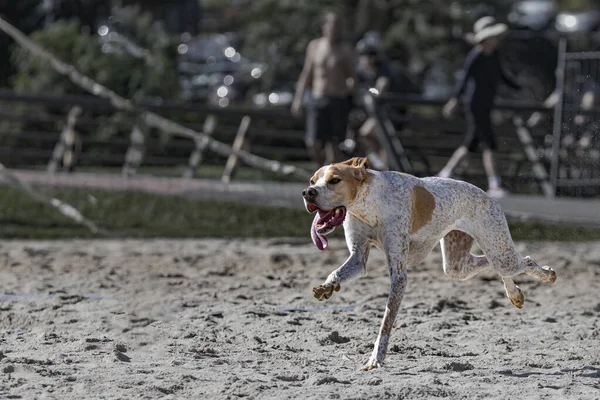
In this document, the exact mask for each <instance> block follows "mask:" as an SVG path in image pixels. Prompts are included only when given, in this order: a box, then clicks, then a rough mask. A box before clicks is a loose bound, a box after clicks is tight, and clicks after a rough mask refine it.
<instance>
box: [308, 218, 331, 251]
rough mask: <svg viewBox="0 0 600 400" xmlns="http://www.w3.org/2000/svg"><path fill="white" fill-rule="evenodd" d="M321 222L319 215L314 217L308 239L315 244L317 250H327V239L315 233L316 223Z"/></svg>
mask: <svg viewBox="0 0 600 400" xmlns="http://www.w3.org/2000/svg"><path fill="white" fill-rule="evenodd" d="M320 220H321V217H320V215H319V213H317V215H315V219H313V222H312V225H311V227H310V237H311V239H312V241H313V243H314V244H315V246H317V247H318V248H319V250H325V249H326V248H327V244H328V242H327V238H326V237H325V236H323V235H319V234H318V233H317V223H319V221H320Z"/></svg>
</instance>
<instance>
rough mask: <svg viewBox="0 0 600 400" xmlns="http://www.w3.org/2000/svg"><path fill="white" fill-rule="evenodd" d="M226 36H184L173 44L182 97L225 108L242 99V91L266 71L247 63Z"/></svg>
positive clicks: (261, 67)
mask: <svg viewBox="0 0 600 400" xmlns="http://www.w3.org/2000/svg"><path fill="white" fill-rule="evenodd" d="M232 42H233V40H232V38H231V37H230V36H228V35H224V34H215V35H209V36H206V37H200V38H195V39H191V38H186V40H184V41H183V42H182V43H181V44H179V46H178V47H177V52H178V67H179V72H180V81H181V85H182V88H183V95H184V98H185V99H186V100H191V101H194V100H208V101H209V102H210V103H211V104H217V105H219V106H221V107H227V106H228V105H230V104H231V103H232V102H240V101H243V100H245V93H246V91H247V89H248V87H249V86H252V85H253V84H254V83H255V82H256V81H258V80H259V79H260V78H261V77H262V76H263V75H264V73H265V72H266V70H267V65H266V64H263V63H255V62H251V61H250V60H248V59H247V58H245V57H243V56H242V55H241V54H240V53H239V52H238V51H237V50H236V49H235V47H234V45H233V43H232Z"/></svg>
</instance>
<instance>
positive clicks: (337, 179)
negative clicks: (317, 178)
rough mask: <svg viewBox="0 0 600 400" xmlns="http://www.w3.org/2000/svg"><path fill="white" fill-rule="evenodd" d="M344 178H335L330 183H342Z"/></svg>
mask: <svg viewBox="0 0 600 400" xmlns="http://www.w3.org/2000/svg"><path fill="white" fill-rule="evenodd" d="M341 181H342V180H341V179H340V178H333V179H330V180H329V184H330V185H336V184H338V183H340V182H341Z"/></svg>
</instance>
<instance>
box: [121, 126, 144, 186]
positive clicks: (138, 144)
mask: <svg viewBox="0 0 600 400" xmlns="http://www.w3.org/2000/svg"><path fill="white" fill-rule="evenodd" d="M129 140H130V145H129V148H128V149H127V153H126V154H125V164H123V176H133V175H135V173H136V172H137V169H138V168H139V167H140V165H141V163H142V158H143V157H144V150H145V141H146V124H145V122H144V118H143V116H142V117H138V118H137V119H136V122H135V125H134V126H133V129H132V130H131V135H130V136H129Z"/></svg>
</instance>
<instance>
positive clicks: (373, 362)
mask: <svg viewBox="0 0 600 400" xmlns="http://www.w3.org/2000/svg"><path fill="white" fill-rule="evenodd" d="M381 364H382V362H381V361H379V360H378V359H377V358H370V359H369V361H368V362H367V363H366V364H365V365H364V366H363V367H362V368H361V369H360V370H361V371H371V370H373V369H375V368H381Z"/></svg>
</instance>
